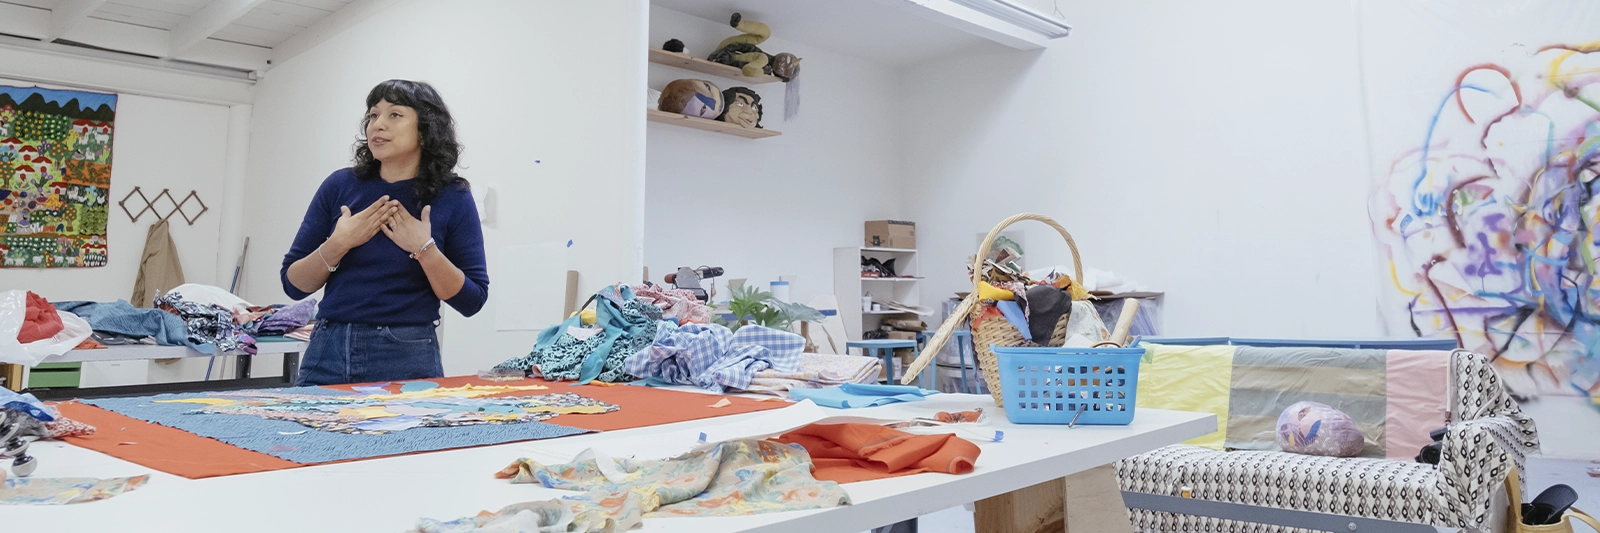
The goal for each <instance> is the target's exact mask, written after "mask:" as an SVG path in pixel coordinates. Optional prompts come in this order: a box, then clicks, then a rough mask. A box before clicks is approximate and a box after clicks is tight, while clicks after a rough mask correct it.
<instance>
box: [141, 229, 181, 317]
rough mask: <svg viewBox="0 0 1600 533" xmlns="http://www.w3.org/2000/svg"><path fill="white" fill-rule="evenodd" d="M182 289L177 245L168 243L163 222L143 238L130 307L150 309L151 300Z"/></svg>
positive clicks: (169, 239) (153, 304) (153, 300)
mask: <svg viewBox="0 0 1600 533" xmlns="http://www.w3.org/2000/svg"><path fill="white" fill-rule="evenodd" d="M179 285H183V265H182V264H179V263H178V245H177V243H174V242H172V234H171V233H170V232H168V231H167V221H165V220H162V221H159V222H156V223H155V224H152V225H151V226H150V233H149V234H147V235H145V238H144V254H142V255H140V256H139V279H137V280H134V282H133V298H132V299H131V300H129V301H130V302H131V303H133V306H134V307H154V306H155V303H154V302H155V299H156V297H157V296H160V295H162V294H164V293H166V292H167V291H169V290H172V288H173V287H177V286H179Z"/></svg>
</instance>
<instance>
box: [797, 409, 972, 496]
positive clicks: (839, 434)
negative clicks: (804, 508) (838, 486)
mask: <svg viewBox="0 0 1600 533" xmlns="http://www.w3.org/2000/svg"><path fill="white" fill-rule="evenodd" d="M776 440H777V441H778V442H782V443H785V444H798V445H800V446H803V447H805V449H806V452H808V453H810V454H811V462H812V464H814V465H816V466H815V468H813V469H812V470H811V474H812V475H813V476H816V478H817V479H820V480H824V481H835V482H839V483H851V482H856V481H867V480H872V479H883V478H887V477H896V476H906V475H911V474H921V473H924V472H937V473H944V474H966V473H970V472H972V467H973V465H974V464H976V463H977V462H978V454H979V449H978V445H976V444H973V443H971V442H968V441H966V440H965V439H962V438H960V437H957V436H955V434H952V433H944V434H938V435H913V434H911V433H906V432H904V431H900V430H897V429H892V428H887V427H883V426H879V425H875V424H811V425H808V426H805V427H802V428H799V429H796V430H794V431H790V432H788V433H785V434H783V435H782V436H780V437H778V438H777V439H776Z"/></svg>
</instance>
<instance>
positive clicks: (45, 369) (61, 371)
mask: <svg viewBox="0 0 1600 533" xmlns="http://www.w3.org/2000/svg"><path fill="white" fill-rule="evenodd" d="M82 377H83V363H44V364H41V365H39V366H36V367H33V370H31V371H29V372H28V388H30V389H43V388H62V387H77V386H78V383H79V381H80V380H81V379H82Z"/></svg>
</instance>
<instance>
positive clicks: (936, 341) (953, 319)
mask: <svg viewBox="0 0 1600 533" xmlns="http://www.w3.org/2000/svg"><path fill="white" fill-rule="evenodd" d="M1024 220H1036V221H1039V222H1043V223H1044V224H1045V225H1048V226H1050V227H1051V228H1055V230H1056V232H1057V233H1060V234H1061V238H1063V239H1066V241H1067V248H1069V249H1071V250H1072V268H1073V274H1074V276H1073V278H1072V280H1073V282H1075V283H1082V282H1083V259H1082V257H1080V256H1079V255H1078V243H1077V242H1076V241H1074V240H1072V234H1071V233H1067V229H1066V228H1063V227H1061V224H1060V223H1057V222H1056V221H1055V219H1052V218H1050V217H1047V216H1044V215H1040V214H1035V213H1020V214H1017V215H1012V216H1011V218H1007V219H1005V220H1002V221H1000V224H999V225H997V226H995V227H994V229H992V230H989V235H988V236H987V237H984V239H983V244H982V245H981V246H979V247H978V255H977V256H975V257H974V260H973V264H972V271H973V272H974V275H973V279H972V293H971V294H968V295H967V297H966V299H965V300H962V301H961V305H960V306H959V307H957V308H956V311H955V313H953V314H951V315H950V318H949V319H948V320H945V322H944V324H943V325H940V326H939V330H938V332H936V333H934V335H933V338H932V339H930V340H929V341H928V345H927V346H926V347H924V348H923V349H922V353H921V354H920V355H919V356H918V357H917V360H916V361H915V362H913V363H912V364H911V366H910V367H908V368H907V370H906V373H905V376H904V377H903V378H902V379H901V383H904V384H907V385H910V384H912V383H914V382H915V380H916V378H917V375H918V374H920V373H922V371H924V370H925V369H927V367H928V364H929V363H930V362H931V361H932V359H933V355H934V354H937V353H939V349H940V348H943V347H944V343H945V342H947V341H949V339H950V336H951V334H953V333H955V330H956V327H957V325H958V324H960V323H961V322H962V321H964V320H966V319H967V318H977V317H978V315H979V314H980V313H982V312H983V308H982V307H981V306H979V305H978V283H980V282H982V281H983V276H982V275H981V273H982V272H983V261H984V259H985V258H987V257H989V251H990V249H991V248H992V247H993V246H994V242H995V240H996V239H998V238H999V237H1000V232H1001V231H1002V230H1005V229H1006V228H1007V227H1010V226H1011V225H1012V224H1016V223H1017V222H1021V221H1024ZM1069 315H1070V314H1069ZM1069 315H1062V317H1061V321H1060V322H1058V323H1056V329H1055V331H1052V332H1051V334H1050V345H1051V346H1061V345H1062V344H1063V343H1064V342H1065V341H1066V331H1067V319H1068V316H1069ZM1021 343H1022V332H1020V331H1017V328H1016V327H1014V326H1012V325H1011V323H1010V322H1007V321H1005V320H985V321H983V322H982V323H980V324H979V325H978V326H977V327H974V328H973V329H972V344H973V347H974V348H976V351H977V356H978V357H977V359H978V369H979V371H980V372H982V373H983V380H984V382H985V383H988V385H989V394H990V395H992V396H994V403H995V405H1002V406H1003V405H1005V403H1004V399H1003V390H1002V389H1003V386H1002V384H1001V383H1000V371H999V368H998V367H997V366H996V360H995V355H994V351H993V350H990V349H989V346H990V345H999V346H1017V345H1020V344H1021ZM929 371H931V370H929Z"/></svg>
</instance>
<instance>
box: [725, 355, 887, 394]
mask: <svg viewBox="0 0 1600 533" xmlns="http://www.w3.org/2000/svg"><path fill="white" fill-rule="evenodd" d="M882 368H883V363H882V362H880V361H878V359H877V358H876V357H861V356H859V355H834V354H817V353H803V354H800V362H799V363H798V364H797V365H795V370H794V371H793V372H783V371H780V370H777V369H772V368H769V369H766V370H762V371H760V372H756V373H755V375H754V376H752V377H751V378H750V385H748V386H746V387H745V388H744V390H747V391H750V392H767V393H774V394H776V393H781V392H783V391H787V390H792V389H820V388H823V387H832V386H834V385H843V384H845V383H872V382H874V381H877V380H878V372H879V371H880V370H881V369H882Z"/></svg>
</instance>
